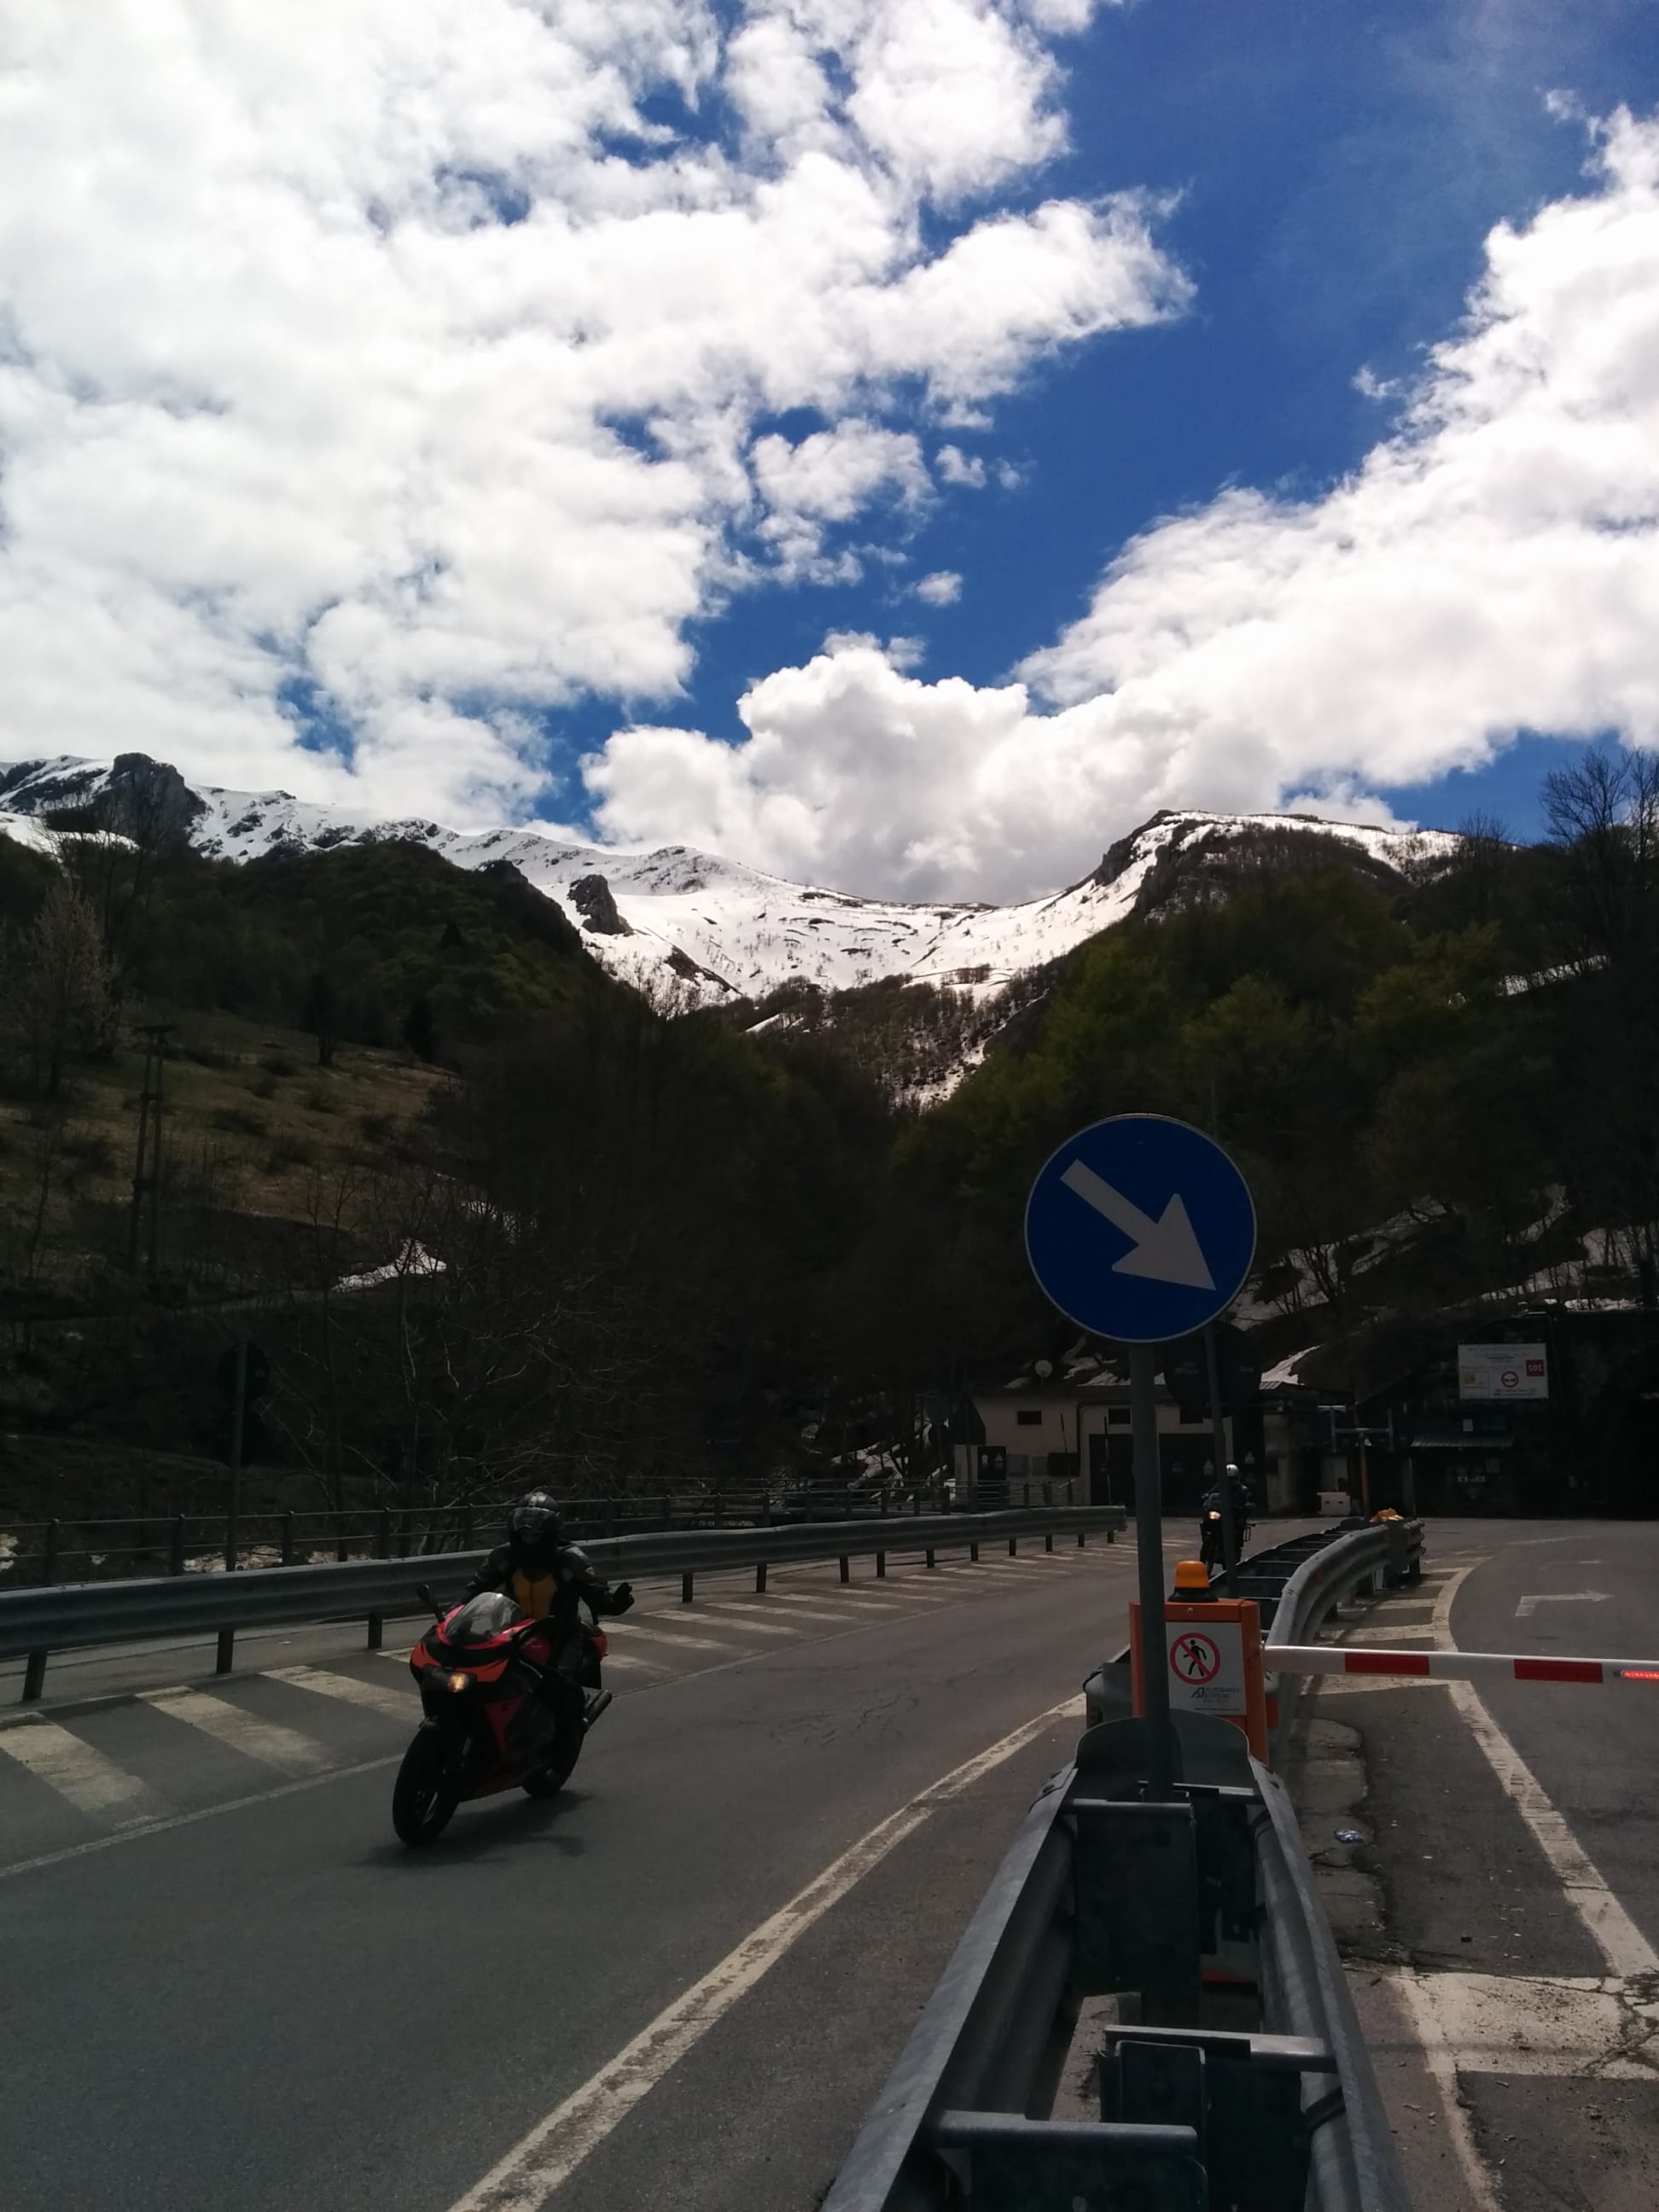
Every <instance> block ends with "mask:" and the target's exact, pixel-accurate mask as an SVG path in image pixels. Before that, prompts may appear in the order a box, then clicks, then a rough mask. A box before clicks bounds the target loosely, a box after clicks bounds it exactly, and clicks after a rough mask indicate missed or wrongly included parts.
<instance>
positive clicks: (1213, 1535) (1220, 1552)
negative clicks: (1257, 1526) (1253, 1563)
mask: <svg viewBox="0 0 1659 2212" xmlns="http://www.w3.org/2000/svg"><path fill="white" fill-rule="evenodd" d="M1253 1533H1254V1530H1253V1528H1252V1524H1251V1522H1250V1521H1249V1518H1248V1517H1247V1512H1246V1510H1245V1509H1244V1508H1243V1507H1238V1508H1235V1510H1234V1513H1233V1543H1234V1545H1235V1547H1237V1551H1238V1552H1239V1553H1240V1554H1241V1555H1242V1554H1243V1550H1244V1547H1245V1545H1246V1544H1247V1543H1248V1542H1249V1539H1250V1537H1251V1535H1252V1534H1253ZM1198 1556H1199V1558H1200V1559H1201V1560H1202V1561H1203V1562H1204V1565H1206V1567H1208V1568H1209V1570H1210V1571H1211V1573H1212V1574H1213V1573H1214V1571H1215V1570H1216V1569H1217V1568H1218V1567H1220V1566H1225V1565H1226V1557H1227V1554H1226V1545H1225V1539H1224V1535H1223V1530H1222V1522H1221V1501H1220V1499H1219V1498H1218V1496H1217V1495H1216V1493H1215V1492H1214V1491H1213V1490H1212V1491H1211V1492H1208V1493H1207V1495H1206V1498H1205V1500H1204V1504H1203V1505H1202V1507H1201V1508H1200V1512H1199V1520H1198Z"/></svg>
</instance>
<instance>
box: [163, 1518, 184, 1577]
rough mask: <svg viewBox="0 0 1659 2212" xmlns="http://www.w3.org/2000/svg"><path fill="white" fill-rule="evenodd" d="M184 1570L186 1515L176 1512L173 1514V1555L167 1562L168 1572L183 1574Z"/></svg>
mask: <svg viewBox="0 0 1659 2212" xmlns="http://www.w3.org/2000/svg"><path fill="white" fill-rule="evenodd" d="M184 1571H185V1516H184V1515H183V1514H182V1513H175V1514H174V1515H173V1557H172V1558H171V1559H169V1560H168V1562H167V1572H168V1573H169V1574H170V1575H181V1574H183V1572H184Z"/></svg>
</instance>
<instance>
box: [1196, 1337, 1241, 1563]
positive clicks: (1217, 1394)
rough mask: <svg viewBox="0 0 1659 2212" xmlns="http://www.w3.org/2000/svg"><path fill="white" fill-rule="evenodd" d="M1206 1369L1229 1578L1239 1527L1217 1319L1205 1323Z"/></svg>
mask: <svg viewBox="0 0 1659 2212" xmlns="http://www.w3.org/2000/svg"><path fill="white" fill-rule="evenodd" d="M1204 1372H1205V1375H1206V1378H1207V1379H1208V1382H1209V1385H1210V1450H1211V1453H1212V1455H1213V1457H1214V1460H1215V1486H1216V1492H1217V1495H1218V1498H1220V1501H1221V1564H1222V1565H1223V1566H1224V1567H1225V1569H1226V1570H1227V1574H1228V1577H1229V1582H1230V1583H1231V1576H1232V1571H1233V1569H1234V1568H1235V1567H1236V1566H1237V1565H1238V1531H1237V1528H1234V1526H1233V1498H1232V1491H1231V1487H1230V1486H1229V1484H1228V1481H1227V1431H1226V1426H1225V1423H1224V1421H1223V1419H1222V1413H1221V1362H1220V1360H1219V1359H1218V1358H1217V1356H1216V1348H1215V1323H1214V1322H1212V1321H1206V1322H1205V1324H1204Z"/></svg>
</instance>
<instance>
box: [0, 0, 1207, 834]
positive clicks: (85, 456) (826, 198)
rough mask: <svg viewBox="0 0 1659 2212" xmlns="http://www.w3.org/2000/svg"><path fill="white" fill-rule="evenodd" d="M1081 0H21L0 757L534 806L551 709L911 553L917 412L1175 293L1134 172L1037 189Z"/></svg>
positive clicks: (4, 285)
mask: <svg viewBox="0 0 1659 2212" xmlns="http://www.w3.org/2000/svg"><path fill="white" fill-rule="evenodd" d="M1084 12H1085V11H1084V10H1083V9H1082V8H1081V6H1080V4H1078V0H1030V4H1029V5H1027V6H1026V7H1025V8H1024V10H1023V11H1022V10H1021V9H1018V7H1017V6H1016V5H1015V0H1002V3H1001V4H994V0H750V5H749V6H748V7H747V8H746V9H744V14H743V17H742V20H741V22H740V24H739V26H738V28H737V30H736V32H735V33H732V35H730V36H729V37H727V38H726V40H725V43H724V44H722V37H723V33H722V27H721V23H720V20H719V19H718V18H717V16H716V15H715V13H714V10H713V9H712V8H710V7H707V6H704V5H702V4H701V0H607V4H606V5H605V6H604V7H598V6H593V5H590V4H586V0H577V4H574V5H572V6H568V7H566V6H561V7H560V8H558V9H551V8H543V7H540V6H526V5H522V4H519V0H335V4H334V5H332V6H331V7H330V8H329V9H326V10H322V11H306V14H305V19H304V22H303V25H302V26H298V27H296V24H295V20H294V18H293V17H292V15H291V14H290V13H289V12H288V11H285V10H283V9H265V10H260V9H247V8H232V9H226V8H223V7H215V6H212V5H210V4H209V0H104V4H103V5H101V6H100V9H99V10H98V35H97V37H96V38H95V39H94V38H88V37H87V36H86V35H84V26H83V25H82V22H81V20H80V18H79V15H77V12H76V10H74V9H63V8H62V7H60V6H58V5H55V4H54V3H53V0H14V5H13V6H12V7H11V9H9V12H8V15H7V17H6V21H5V25H4V28H3V32H0V132H3V136H4V139H5V143H6V146H7V161H6V164H5V174H4V179H3V180H0V296H3V298H4V299H5V300H6V302H7V308H6V319H5V324H4V328H3V331H0V456H3V460H0V510H3V519H4V534H3V538H0V663H3V665H4V667H5V670H6V684H5V690H4V696H3V703H0V753H3V754H5V755H9V756H13V757H15V756H16V755H18V754H20V753H22V752H26V751H33V750H79V751H85V752H89V753H98V752H107V751H109V750H112V749H113V748H115V747H118V746H142V747H145V748H147V749H149V750H154V751H156V752H159V753H161V754H163V755H165V756H167V757H171V758H173V759H176V760H177V761H178V762H179V764H180V766H181V767H184V768H185V769H187V770H189V771H191V772H193V773H196V774H205V775H212V776H215V777H216V778H217V779H218V780H220V781H229V782H252V783H269V782H285V783H287V784H289V786H290V787H297V788H300V789H302V790H303V791H305V792H306V793H307V794H308V795H311V796H314V797H317V798H329V797H348V796H349V797H351V798H353V799H356V801H357V802H358V803H360V804H373V805H376V806H379V807H380V808H382V809H385V810H387V811H399V810H401V809H403V808H404V807H411V808H414V807H418V808H420V809H421V810H422V811H432V812H440V813H442V812H447V813H448V814H450V815H451V816H452V817H454V818H457V819H477V818H479V817H482V816H486V815H488V814H489V813H491V812H492V811H495V810H497V809H499V808H500V807H501V806H503V805H513V804H514V803H515V802H517V801H520V800H521V799H522V797H523V795H524V793H526V791H527V790H529V789H530V788H531V787H532V786H533V784H534V782H535V781H536V773H535V771H536V768H537V765H538V763H537V760H536V743H537V740H536V739H535V738H534V737H533V735H532V732H533V731H534V730H535V728H536V726H537V718H538V716H539V715H541V714H544V712H545V711H546V710H548V709H549V708H556V707H557V706H558V705H559V704H560V703H562V702H566V701H568V700H571V699H573V698H575V697H577V696H580V695H583V694H592V693H599V694H604V695H610V696H615V697H618V698H624V699H629V700H638V699H647V698H664V697H669V696H672V695H673V693H674V691H675V690H676V689H677V687H678V686H679V685H680V684H682V683H683V682H684V678H685V676H686V674H687V671H688V670H689V667H690V647H689V646H688V643H687V630H688V626H689V625H690V623H692V622H693V621H694V620H696V618H698V617H702V616H705V615H707V614H708V612H709V611H711V609H712V608H714V607H715V606H717V605H718V604H719V602H720V598H721V596H722V595H723V594H726V593H728V592H730V591H732V589H734V588H739V587H742V586H745V585H750V584H752V583H753V582H755V581H756V580H757V579H758V578H763V577H764V576H766V575H769V574H778V573H781V574H786V575H803V574H804V575H823V574H837V573H844V572H845V568H846V564H847V562H849V561H851V560H853V559H854V553H853V551H852V550H850V549H849V547H848V545H847V544H845V543H842V542H839V541H836V542H832V540H834V539H835V537H836V532H841V533H842V535H843V537H844V536H845V533H847V532H849V531H851V530H852V529H853V528H854V526H867V527H870V528H887V529H889V530H890V531H896V533H897V534H898V536H899V537H900V538H902V537H903V536H904V535H905V534H906V532H907V531H908V526H909V525H908V520H907V516H908V515H909V514H910V513H913V511H914V509H915V507H916V505H917V503H918V502H919V501H921V498H922V497H923V496H924V494H925V490H926V480H925V472H924V468H923V464H922V461H921V447H920V445H919V443H918V440H917V431H918V429H919V428H925V427H926V425H927V422H928V420H930V419H931V420H932V421H934V422H942V421H944V420H945V419H946V418H947V417H949V416H952V415H958V416H967V415H969V414H970V413H971V412H972V411H973V410H983V409H984V408H986V407H987V405H988V404H990V403H991V402H993V401H994V399H995V398H997V396H998V395H999V394H1000V393H1002V392H1006V391H1009V390H1010V389H1012V388H1013V387H1014V386H1017V385H1018V383H1019V382H1020V381H1021V380H1023V379H1024V377H1025V376H1026V375H1027V374H1029V373H1030V370H1031V369H1032V368H1033V367H1034V365H1035V364H1036V363H1037V362H1040V361H1042V359H1044V358H1045V357H1047V356H1050V355H1051V354H1053V353H1054V351H1055V350H1056V349H1060V348H1062V347H1065V346H1066V345H1069V344H1073V343H1077V342H1078V341H1079V340H1080V339H1083V338H1085V337H1089V336H1091V334H1093V333H1095V332H1097V331H1105V330H1108V329H1111V328H1114V327H1118V326H1123V325H1135V324H1143V323H1146V322H1148V321H1151V320H1153V319H1157V318H1158V317H1159V316H1162V315H1164V314H1167V313H1171V312H1174V311H1176V309H1178V308H1179V307H1180V306H1181V305H1182V301H1183V300H1184V298H1185V296H1186V288H1185V285H1184V282H1183V280H1182V278H1181V276H1179V273H1178V272H1177V271H1176V270H1173V269H1172V268H1171V266H1170V264H1169V263H1168V262H1167V261H1166V260H1165V259H1164V258H1163V257H1162V256H1161V255H1160V253H1159V252H1158V248H1157V246H1155V244H1154V243H1153V240H1152V237H1151V235H1150V232H1149V223H1150V221H1151V219H1152V215H1153V214H1154V213H1155V210H1153V209H1152V208H1151V207H1150V206H1149V205H1148V204H1144V203H1142V202H1141V201H1140V200H1139V199H1137V198H1135V197H1133V196H1130V197H1119V198H1117V199H1114V200H1111V201H1108V202H1106V203H1103V204H1095V205H1085V204H1081V203H1079V202H1075V201H1069V200H1064V199H1055V200H1050V201H1048V202H1047V203H1045V204H1037V205H1032V204H1030V202H1031V191H1030V185H1031V179H1032V176H1033V173H1034V172H1035V170H1036V168H1037V167H1039V166H1040V165H1041V164H1042V162H1043V161H1045V160H1046V159H1047V158H1048V156H1049V155H1051V154H1052V153H1053V152H1054V150H1055V149H1057V148H1058V147H1059V146H1060V144H1061V143H1062V142H1063V137H1064V131H1063V126H1062V124H1061V121H1060V116H1059V112H1058V109H1057V107H1056V106H1055V92H1056V84H1057V79H1056V76H1055V72H1054V66H1053V64H1052V62H1051V60H1050V58H1049V55H1048V49H1047V47H1046V46H1045V45H1044V43H1043V40H1042V33H1044V32H1045V31H1048V32H1054V31H1063V30H1071V29H1075V28H1077V27H1079V21H1080V20H1081V18H1082V15H1083V13H1084ZM664 95H667V96H668V98H669V99H670V100H671V98H673V97H675V96H677V97H678V99H679V100H681V101H682V102H683V103H684V106H685V107H686V110H687V112H688V114H691V115H694V116H706V117H708V118H712V119H713V121H714V122H715V123H718V122H719V121H720V120H721V119H722V118H723V116H724V114H725V113H726V112H735V113H736V114H737V116H738V119H739V122H740V125H741V129H742V134H743V136H742V143H741V148H740V150H739V151H738V153H736V154H734V153H732V151H730V150H729V149H726V148H725V147H724V146H723V144H722V143H721V137H720V132H719V131H717V130H714V129H713V128H711V129H710V130H709V131H707V132H706V133H703V134H702V135H699V127H697V126H695V125H688V128H687V130H686V131H683V132H680V133H678V134H676V133H675V132H673V131H670V130H669V129H667V128H666V127H665V126H664V125H662V124H661V123H660V122H658V121H654V120H653V121H649V122H647V120H646V119H645V115H644V112H643V104H644V103H645V102H647V100H654V101H655V102H656V105H655V106H653V110H652V113H653V116H657V115H660V114H661V113H663V112H665V106H666V105H667V102H666V101H665V98H664ZM88 147H93V148H95V149H97V150H96V158H95V159H88V157H87V150H86V149H88ZM1004 184H1008V185H1012V186H1014V187H1016V188H1018V202H1019V209H1020V210H1021V211H1019V212H1010V211H1008V210H1006V209H1003V208H1000V207H999V206H998V204H996V203H995V201H994V198H992V199H989V200H987V197H986V196H987V194H994V192H995V191H997V190H998V189H1000V187H1001V186H1002V185H1004ZM925 211H926V212H927V222H926V224H925V226H924V223H923V220H922V218H923V215H924V212H925ZM924 237H925V238H926V240H928V241H930V242H927V243H924ZM918 390H919V391H920V392H921V395H922V397H921V403H920V410H919V408H918V403H917V401H916V399H915V392H917V391H918ZM907 393H908V395H909V396H908V397H907V396H906V395H907ZM790 410H805V411H807V412H809V413H810V414H812V415H816V416H817V418H818V419H819V421H820V422H822V424H823V428H822V429H821V430H820V431H815V432H813V433H812V434H811V435H806V436H804V437H803V436H799V435H797V436H796V437H795V438H794V439H793V441H791V442H786V441H783V440H782V439H781V438H779V437H777V436H776V435H775V434H774V433H773V432H772V431H771V430H770V428H769V417H775V416H779V415H781V414H785V413H787V412H788V411H790ZM757 432H758V433H763V434H764V435H759V436H758V437H757ZM877 550H878V551H879V548H878V549H877ZM302 710H303V711H302ZM315 710H320V711H321V712H322V713H323V714H325V715H326V717H328V718H329V723H328V727H327V728H325V730H324V731H323V732H322V736H323V737H324V738H327V737H328V736H329V734H330V732H331V731H334V732H339V733H341V734H340V737H339V744H338V747H337V750H324V751H317V750H307V749H305V747H303V746H302V744H301V742H300V740H301V733H302V732H301V725H302V722H303V721H304V720H305V716H306V714H307V713H310V714H311V726H310V727H309V729H308V732H307V734H309V735H310V736H311V738H313V741H315V740H316V738H317V737H318V734H319V733H318V731H317V728H316V725H315Z"/></svg>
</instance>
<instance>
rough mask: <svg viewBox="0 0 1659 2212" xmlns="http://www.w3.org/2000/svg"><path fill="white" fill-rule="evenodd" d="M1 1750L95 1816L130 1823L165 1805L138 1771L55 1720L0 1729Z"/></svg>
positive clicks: (122, 1825)
mask: <svg viewBox="0 0 1659 2212" xmlns="http://www.w3.org/2000/svg"><path fill="white" fill-rule="evenodd" d="M0 1751H3V1752H4V1753H6V1755H7V1757H8V1758H9V1759H15V1760H16V1762H17V1764H18V1765H20V1766H22V1767H26V1768H27V1770H28V1771H29V1772H30V1773H31V1774H32V1775H33V1776H34V1778H35V1779H36V1781H38V1782H44V1783H46V1785H47V1787H48V1788H49V1789H52V1790H56V1791H57V1792H58V1796H60V1797H64V1798H67V1799H68V1801H69V1802H70V1804H71V1805H73V1806H74V1808H75V1809H76V1812H77V1813H87V1814H90V1815H91V1816H92V1818H93V1819H94V1820H106V1821H108V1822H109V1823H110V1824H111V1825H112V1826H115V1827H118V1828H125V1827H129V1826H132V1825H133V1824H134V1823H135V1822H137V1821H140V1820H154V1819H155V1818H156V1817H157V1815H158V1814H161V1812H162V1811H164V1809H165V1808H164V1807H163V1805H162V1802H161V1799H160V1798H159V1797H157V1796H155V1794H154V1793H153V1791H151V1790H149V1787H148V1786H147V1785H146V1784H144V1783H143V1782H141V1781H140V1780H139V1778H138V1777H137V1775H136V1774H129V1773H128V1772H127V1770H126V1769H125V1766H118V1765H116V1763H115V1761H114V1760H113V1759H106V1757H105V1756H104V1754H103V1753H102V1752H101V1751H97V1750H94V1747H92V1745H91V1744H89V1743H85V1742H83V1741H82V1739H81V1738H80V1737H79V1736H78V1735H72V1734H71V1733H70V1730H69V1729H66V1728H59V1726H58V1723H57V1722H56V1721H45V1720H37V1721H31V1722H29V1723H27V1724H26V1725H25V1726H23V1727H21V1728H9V1729H0Z"/></svg>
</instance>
